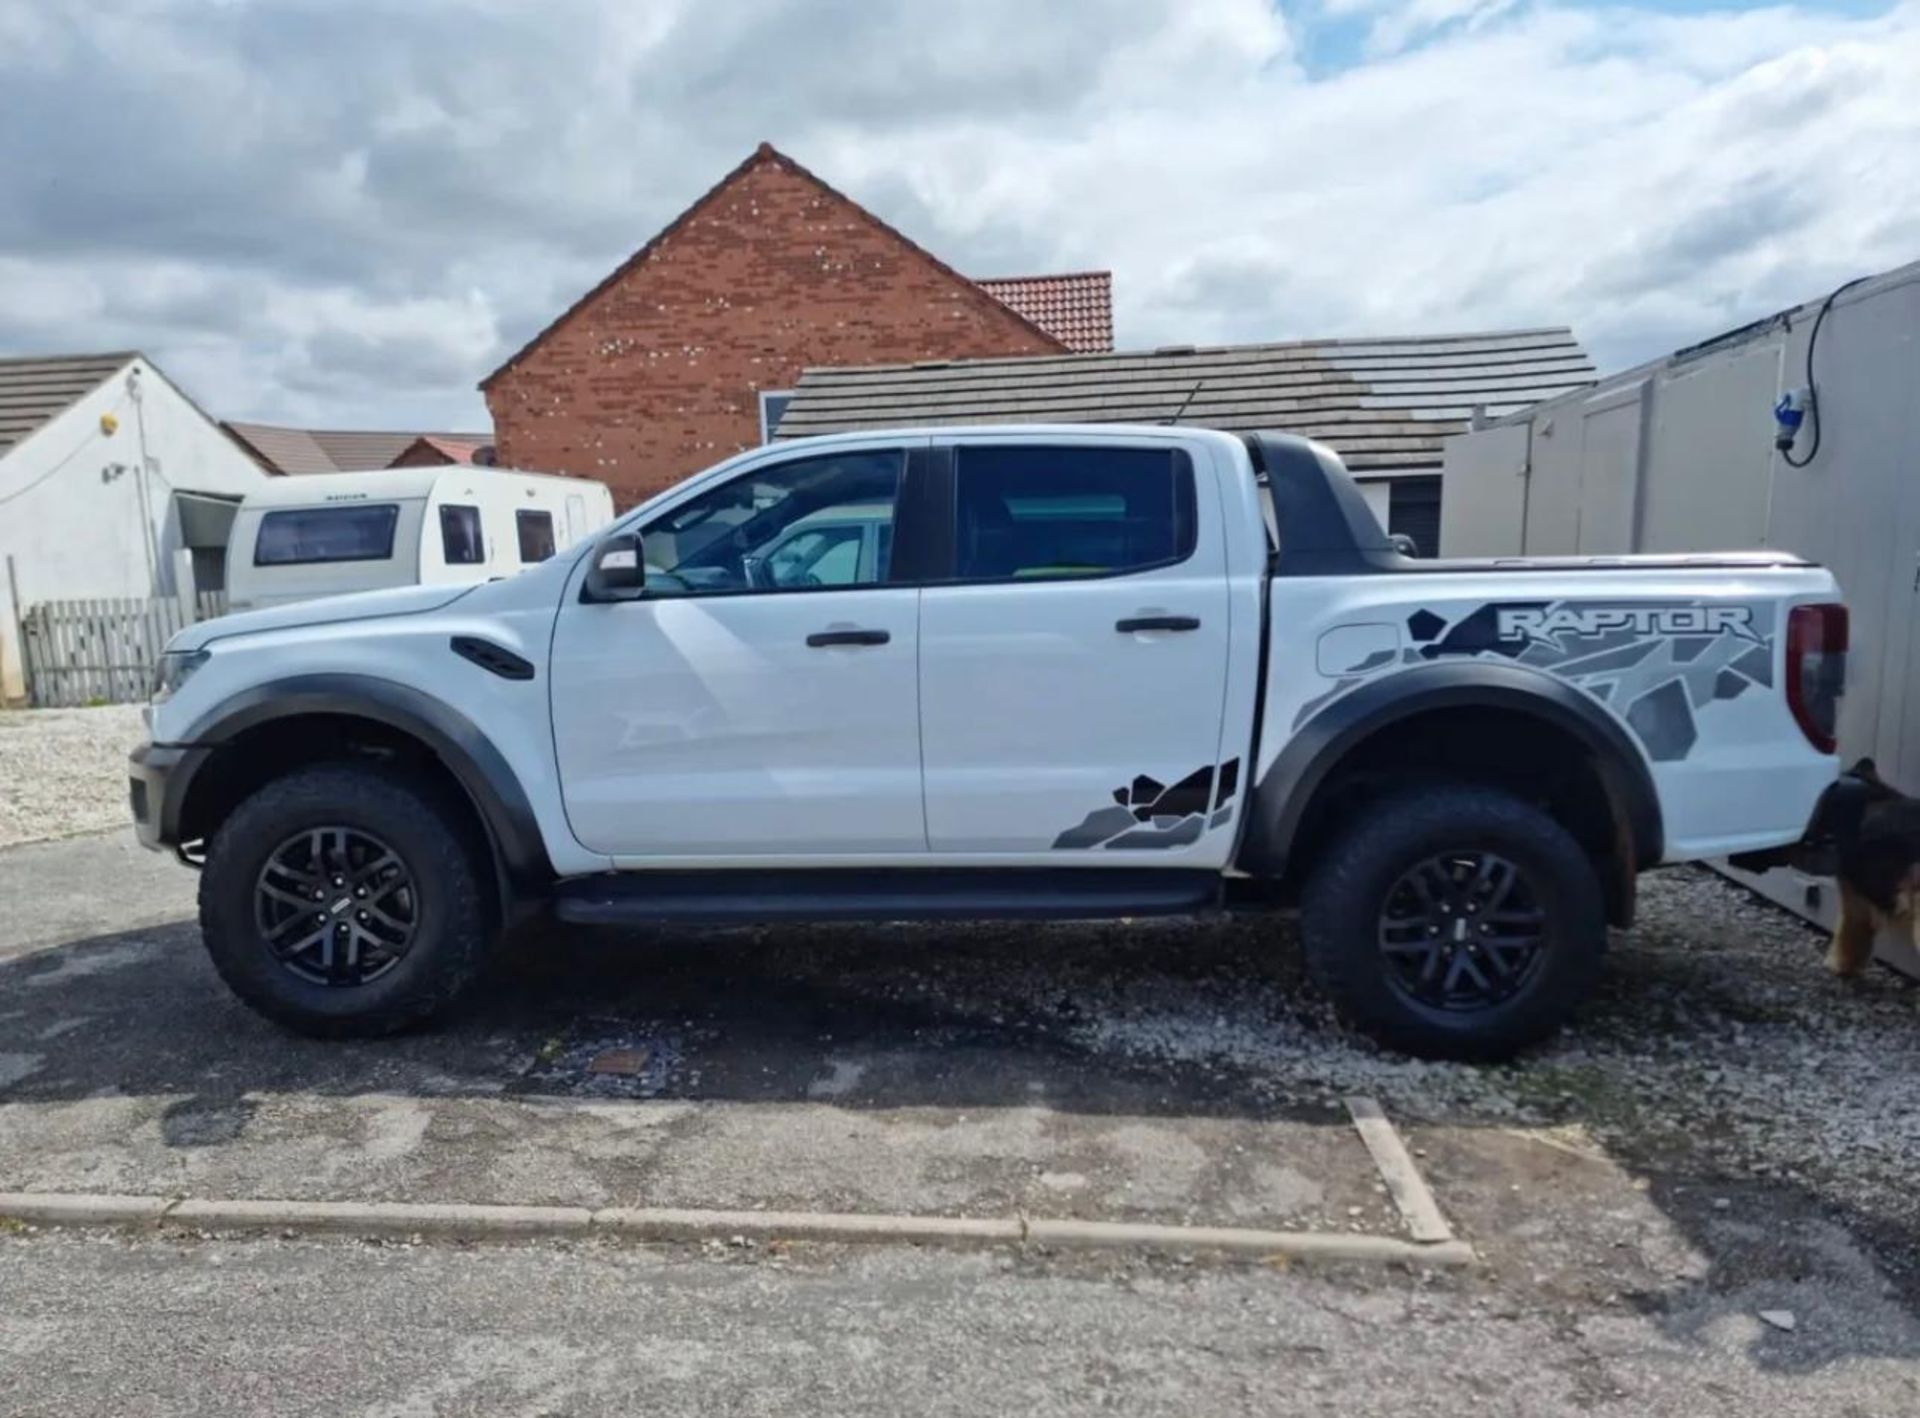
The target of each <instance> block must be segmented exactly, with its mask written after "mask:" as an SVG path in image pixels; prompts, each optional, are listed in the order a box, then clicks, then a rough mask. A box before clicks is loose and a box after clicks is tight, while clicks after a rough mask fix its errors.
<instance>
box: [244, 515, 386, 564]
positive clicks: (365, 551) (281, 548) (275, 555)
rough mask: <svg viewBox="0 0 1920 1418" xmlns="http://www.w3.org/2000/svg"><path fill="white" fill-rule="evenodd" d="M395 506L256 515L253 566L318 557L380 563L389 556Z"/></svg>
mask: <svg viewBox="0 0 1920 1418" xmlns="http://www.w3.org/2000/svg"><path fill="white" fill-rule="evenodd" d="M399 519H400V509H399V507H398V506H397V505H395V504H394V503H391V502H374V503H361V504H358V505H357V506H353V507H293V508H288V509H287V510H286V511H284V512H269V513H267V514H266V515H265V516H264V517H262V518H261V519H260V532H259V535H258V536H256V537H255V538H254V543H253V564H254V565H255V566H308V565H312V564H314V563H317V562H323V561H385V560H386V559H387V558H388V557H390V556H392V555H393V527H394V523H395V522H397V521H398V520H399Z"/></svg>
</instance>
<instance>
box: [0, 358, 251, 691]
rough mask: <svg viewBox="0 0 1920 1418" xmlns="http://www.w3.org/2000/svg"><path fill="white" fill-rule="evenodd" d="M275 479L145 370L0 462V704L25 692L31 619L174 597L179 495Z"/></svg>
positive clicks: (129, 371) (126, 375)
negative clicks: (21, 627)
mask: <svg viewBox="0 0 1920 1418" xmlns="http://www.w3.org/2000/svg"><path fill="white" fill-rule="evenodd" d="M109 413H110V414H112V415H113V416H114V417H115V418H116V419H117V420H118V421H119V427H118V429H117V430H116V431H115V432H113V433H111V434H108V433H106V432H104V431H103V430H102V428H101V426H100V419H101V416H102V415H103V414H109ZM266 476H267V475H266V473H265V472H263V471H262V470H261V468H260V467H259V465H258V464H256V463H255V462H254V461H253V460H252V459H251V458H249V457H248V456H247V455H246V454H245V453H243V452H241V451H240V449H239V448H238V447H237V446H236V445H235V444H234V443H233V441H232V440H231V439H229V438H228V437H227V436H226V435H225V434H224V433H222V432H221V431H220V429H219V427H218V425H216V424H215V423H214V422H213V421H212V420H211V419H209V418H207V417H206V415H204V414H202V413H201V412H200V411H199V410H198V409H197V408H195V407H194V406H193V404H192V402H191V401H189V400H188V399H187V397H186V396H185V395H183V394H182V393H181V392H180V391H179V390H178V389H176V388H174V387H173V385H171V384H169V383H168V382H167V380H166V378H165V377H164V376H163V375H161V374H160V373H159V372H158V371H157V370H155V369H154V368H153V367H152V366H151V365H150V364H148V363H147V362H146V361H145V360H143V359H134V360H130V361H129V362H128V364H127V366H126V368H124V369H122V370H121V371H120V372H119V373H117V374H115V375H113V376H112V377H111V378H110V379H108V380H106V381H105V382H104V383H102V384H101V385H100V387H99V388H97V389H95V390H94V391H93V392H92V393H90V394H88V395H86V396H85V397H84V398H82V399H80V400H79V401H77V402H76V403H74V404H73V405H72V406H71V407H69V408H68V409H67V410H66V411H65V412H63V413H61V414H59V415H57V416H56V417H55V418H53V419H52V420H51V421H50V422H48V423H47V424H45V425H43V426H42V427H40V428H38V429H36V430H35V431H34V432H33V433H31V434H29V435H28V436H27V438H25V439H24V440H23V441H21V442H20V443H18V444H16V445H15V446H14V447H13V448H12V449H11V450H9V451H8V453H7V454H6V456H5V457H4V458H0V701H11V700H16V699H18V698H20V697H21V696H22V695H23V694H24V692H25V686H24V682H23V680H22V677H21V669H20V644H19V631H18V624H19V619H18V618H19V613H20V611H21V610H22V609H24V608H25V607H28V606H32V605H34V604H36V603H37V602H40V601H45V600H66V599H75V598H90V597H98V596H154V595H171V594H172V593H173V592H174V590H175V584H174V560H175V558H174V555H173V553H174V551H175V549H177V548H178V547H179V546H180V526H179V518H178V516H177V514H176V512H175V510H174V506H173V496H172V494H173V492H174V491H176V490H178V491H181V492H210V493H224V494H229V495H234V496H238V495H241V494H244V493H245V492H246V491H248V490H249V489H250V488H253V487H255V486H257V485H258V484H259V483H260V482H261V480H262V479H264V478H265V477H266ZM8 558H11V559H12V565H13V580H14V587H15V588H17V590H18V593H19V598H20V601H21V602H22V605H21V606H19V607H16V606H15V605H14V604H13V603H12V589H13V588H10V587H9V585H8V583H7V576H6V566H7V559H8Z"/></svg>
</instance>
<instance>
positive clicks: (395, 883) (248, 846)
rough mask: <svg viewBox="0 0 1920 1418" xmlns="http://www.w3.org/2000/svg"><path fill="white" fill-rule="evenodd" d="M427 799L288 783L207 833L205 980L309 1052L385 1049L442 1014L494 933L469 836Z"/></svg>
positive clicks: (307, 776) (351, 771)
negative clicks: (305, 1037) (353, 1043)
mask: <svg viewBox="0 0 1920 1418" xmlns="http://www.w3.org/2000/svg"><path fill="white" fill-rule="evenodd" d="M462 825H463V824H462V823H461V821H460V819H459V817H458V816H457V814H456V813H455V812H454V811H453V810H452V808H451V807H450V806H449V805H448V804H446V803H444V802H443V801H442V800H441V798H440V796H439V795H438V794H436V793H434V792H433V791H431V789H430V788H429V787H428V786H427V785H424V784H420V783H416V782H414V781H413V780H411V779H409V778H408V777H406V776H404V775H396V774H394V773H393V772H391V771H390V770H389V771H385V772H382V771H380V770H379V769H377V768H375V767H374V766H373V765H371V764H365V765H363V764H358V763H335V764H323V765H319V766H316V767H311V768H305V769H300V770H298V771H296V772H293V773H290V774H289V775H287V776H286V777H284V778H279V779H276V780H275V781H273V782H270V783H268V784H267V785H266V786H265V787H262V788H261V789H259V790H258V791H257V792H255V793H254V794H253V795H252V796H251V797H249V798H247V799H246V800H245V801H244V802H242V803H241V804H240V805H239V806H238V807H237V808H235V809H234V810H233V812H232V814H231V815H229V816H228V818H227V819H226V821H225V822H223V823H222V824H221V825H220V828H219V830H218V831H217V832H216V833H215V834H214V836H213V839H212V841H211V842H210V843H209V844H208V850H207V862H206V870H205V871H204V873H203V874H202V876H201V879H200V927H201V933H202V935H203V936H204V937H205V939H206V945H207V951H208V953H209V954H210V955H211V956H212V957H213V964H214V967H215V968H216V969H217V970H218V971H219V972H220V976H221V978H222V979H224V980H225V981H226V982H227V984H228V986H229V987H230V988H232V990H233V992H234V993H235V994H237V995H239V996H240V998H241V999H242V1000H244V1001H245V1002H246V1003H247V1004H249V1005H251V1006H252V1007H253V1008H254V1009H255V1010H256V1011H258V1012H259V1013H261V1014H263V1015H265V1016H266V1017H267V1018H269V1019H271V1020H273V1021H275V1022H276V1023H278V1024H281V1025H283V1026H285V1027H286V1028H288V1029H291V1030H293V1031H295V1032H296V1033H301V1034H309V1035H314V1036H316V1037H322V1038H350V1037H368V1036H374V1035H381V1034H391V1033H393V1032H395V1031H397V1030H400V1029H404V1028H406V1027H407V1026H408V1025H411V1024H416V1023H418V1022H420V1021H422V1020H425V1019H426V1018H428V1017H429V1016H430V1015H432V1014H435V1013H437V1012H438V1011H439V1010H441V1009H442V1008H444V1007H445V1006H446V1005H447V1004H448V1003H450V1002H451V1001H452V1000H453V998H454V997H455V996H456V995H457V994H459V992H460V991H461V990H462V989H463V988H464V987H465V986H466V984H467V983H468V982H469V981H470V980H471V979H472V978H473V975H474V973H475V972H476V970H477V969H478V968H479V965H480V962H481V960H482V958H483V956H484V954H485V951H486V946H487V942H488V938H489V936H490V934H491V929H492V919H491V912H490V910H489V906H488V902H489V897H488V894H487V892H486V889H485V881H486V877H485V874H484V871H485V869H484V866H483V864H482V859H481V857H480V854H479V853H478V852H477V851H476V844H475V843H474V842H472V841H471V834H469V833H465V832H463V831H462V830H461V827H462Z"/></svg>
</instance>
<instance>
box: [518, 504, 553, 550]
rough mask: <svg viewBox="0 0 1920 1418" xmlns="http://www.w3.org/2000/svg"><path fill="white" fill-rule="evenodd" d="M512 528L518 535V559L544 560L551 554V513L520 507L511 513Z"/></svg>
mask: <svg viewBox="0 0 1920 1418" xmlns="http://www.w3.org/2000/svg"><path fill="white" fill-rule="evenodd" d="M513 526H514V530H515V531H516V532H517V533H519V536H520V560H521V561H523V562H535V561H545V560H546V559H547V558H548V557H550V556H552V555H553V514H552V513H551V512H539V511H535V510H534V509H533V508H531V507H522V508H519V509H518V510H516V511H515V512H514V514H513Z"/></svg>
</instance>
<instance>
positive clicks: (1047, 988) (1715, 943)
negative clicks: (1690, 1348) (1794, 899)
mask: <svg viewBox="0 0 1920 1418" xmlns="http://www.w3.org/2000/svg"><path fill="white" fill-rule="evenodd" d="M930 929H931V928H930ZM1022 929H1023V930H1025V931H1028V932H1029V935H1030V938H1032V937H1031V928H1022ZM1055 930H1056V931H1057V933H1058V937H1059V938H1058V940H1057V945H1058V949H1052V948H1049V947H1048V943H1047V942H1046V940H1045V938H1044V933H1042V934H1041V936H1040V938H1038V939H1036V940H1035V941H1034V945H1035V946H1037V947H1038V948H1033V947H1031V946H1030V947H1029V948H1027V949H1023V950H1020V951H1017V952H1016V951H1013V950H998V951H995V952H994V957H995V960H994V963H995V966H996V967H997V968H995V969H993V970H985V969H982V962H981V960H980V959H979V958H978V956H977V955H976V954H975V950H974V949H973V948H970V947H969V946H968V945H965V944H962V943H961V942H962V940H963V939H964V937H962V935H961V933H960V932H956V931H954V930H953V929H952V928H939V931H940V934H942V935H943V936H944V937H945V939H942V940H941V941H940V942H939V944H940V945H941V946H942V947H946V948H943V949H938V950H928V951H924V952H916V953H914V954H913V955H912V956H910V957H908V958H909V959H910V960H911V961H912V963H911V964H910V965H901V966H899V967H898V973H897V974H896V975H895V976H894V979H893V980H892V981H890V982H889V984H888V987H887V988H888V992H889V993H891V994H893V995H895V997H896V998H898V999H900V1000H901V1001H902V1002H903V1003H923V1004H937V1005H938V1006H939V1007H940V1008H942V1009H944V1010H948V1011H958V1012H960V1013H963V1014H977V1015H984V1016H986V1017H989V1018H993V1019H995V1020H996V1021H999V1020H1002V1019H1004V1020H1006V1022H1007V1023H1009V1024H1019V1023H1023V1022H1024V1023H1025V1024H1026V1025H1027V1026H1028V1027H1031V1028H1036V1029H1039V1030H1041V1031H1043V1032H1045V1033H1046V1034H1048V1035H1052V1036H1055V1037H1061V1036H1064V1037H1065V1038H1066V1039H1069V1040H1071V1041H1073V1042H1074V1043H1075V1044H1077V1045H1078V1046H1079V1047H1081V1048H1084V1049H1085V1050H1086V1051H1088V1052H1089V1053H1090V1054H1093V1055H1095V1056H1104V1057H1107V1058H1111V1059H1113V1060H1114V1061H1115V1062H1116V1063H1119V1062H1122V1061H1124V1062H1128V1063H1135V1064H1145V1065H1149V1066H1160V1067H1166V1066H1180V1065H1185V1066H1198V1067H1200V1068H1204V1069H1206V1070H1208V1071H1210V1072H1212V1073H1214V1074H1215V1075H1216V1076H1217V1077H1218V1078H1219V1079H1220V1081H1221V1084H1222V1086H1223V1087H1227V1088H1231V1089H1236V1090H1237V1089H1248V1090H1251V1091H1252V1092H1253V1093H1254V1094H1255V1095H1256V1096H1258V1097H1260V1098H1261V1099H1263V1100H1265V1101H1268V1102H1271V1103H1273V1104H1277V1105H1282V1106H1286V1105H1299V1106H1305V1107H1314V1106H1326V1105H1329V1104H1333V1103H1336V1102H1337V1100H1338V1098H1339V1097H1340V1096H1341V1095H1343V1094H1346V1093H1356V1092H1357V1093H1370V1094H1374V1095H1376V1096H1378V1097H1379V1098H1381V1099H1382V1100H1383V1101H1384V1102H1385V1104H1386V1106H1387V1108H1388V1110H1389V1111H1390V1112H1391V1113H1392V1114H1393V1115H1394V1116H1395V1117H1396V1118H1398V1119H1401V1120H1402V1121H1405V1122H1409V1123H1413V1124H1416V1125H1417V1124H1419V1123H1423V1122H1424V1123H1430V1124H1436V1125H1453V1124H1462V1125H1467V1126H1477V1127H1484V1126H1486V1125H1488V1124H1489V1123H1495V1124H1510V1125H1511V1126H1514V1127H1525V1128H1529V1129H1543V1130H1548V1131H1550V1132H1551V1130H1554V1129H1559V1130H1561V1135H1562V1136H1563V1137H1564V1140H1565V1141H1566V1143H1567V1144H1568V1145H1569V1146H1570V1147H1574V1148H1580V1149H1586V1148H1598V1149H1601V1150H1604V1151H1605V1152H1606V1153H1608V1154H1610V1155H1612V1156H1613V1157H1615V1158H1617V1159H1619V1160H1620V1161H1622V1162H1623V1163H1625V1164H1627V1165H1629V1166H1630V1167H1635V1168H1637V1169H1639V1170H1641V1171H1642V1172H1643V1174H1649V1175H1655V1176H1659V1177H1662V1178H1666V1179H1668V1180H1672V1179H1675V1178H1680V1179H1683V1180H1684V1181H1685V1182H1686V1183H1689V1184H1690V1183H1691V1182H1693V1181H1696V1180H1697V1181H1698V1182H1699V1183H1701V1184H1702V1185H1703V1186H1706V1187H1708V1188H1711V1187H1712V1186H1714V1185H1718V1184H1725V1185H1729V1186H1731V1185H1744V1186H1751V1185H1753V1184H1755V1183H1759V1184H1763V1185H1768V1186H1772V1187H1776V1188H1784V1189H1786V1190H1789V1191H1792V1192H1795V1193H1798V1194H1800V1195H1802V1196H1804V1197H1806V1198H1807V1199H1808V1200H1809V1201H1812V1202H1816V1203H1817V1204H1818V1205H1819V1206H1820V1208H1821V1209H1822V1210H1824V1211H1826V1212H1827V1213H1829V1214H1832V1215H1834V1216H1835V1217H1836V1219H1839V1220H1841V1221H1843V1222H1844V1223H1845V1224H1846V1225H1847V1226H1848V1227H1849V1229H1851V1230H1853V1231H1855V1232H1856V1233H1858V1234H1861V1235H1862V1236H1863V1238H1864V1239H1867V1240H1868V1241H1869V1242H1870V1243H1871V1244H1872V1245H1873V1247H1874V1249H1875V1250H1876V1251H1877V1252H1879V1254H1880V1255H1881V1257H1882V1259H1883V1261H1885V1262H1886V1263H1888V1264H1889V1265H1890V1266H1892V1267H1893V1268H1894V1269H1895V1270H1897V1271H1898V1272H1899V1273H1900V1274H1901V1276H1902V1279H1903V1284H1904V1287H1905V1288H1906V1289H1907V1290H1908V1293H1909V1294H1910V1295H1911V1296H1913V1297H1914V1298H1916V1299H1920V1185H1917V1184H1916V1183H1920V1108H1916V1107H1914V1106H1913V1101H1912V1096H1913V1095H1912V1090H1913V1088H1914V1086H1915V1084H1914V1080H1916V1079H1920V988H1916V987H1915V986H1914V985H1913V984H1911V983H1910V982H1908V981H1906V980H1904V979H1902V978H1901V977H1900V976H1898V975H1895V974H1894V973H1892V972H1891V971H1888V970H1885V969H1875V970H1873V971H1870V972H1869V974H1868V976H1867V977H1866V978H1865V979H1863V980H1860V981H1855V982H1850V983H1847V982H1841V981H1837V980H1834V979H1833V978H1831V977H1830V976H1829V975H1827V974H1826V972H1825V970H1824V969H1823V967H1822V965H1821V955H1822V952H1823V950H1824V947H1825V940H1824V938H1823V937H1822V936H1820V935H1818V934H1816V933H1815V932H1813V931H1812V930H1810V929H1809V928H1808V927H1806V926H1805V925H1804V924H1802V923H1801V922H1800V921H1799V920H1798V919H1796V918H1795V917H1793V916H1791V915H1789V914H1787V913H1786V912H1784V911H1782V910H1779V909H1778V908H1776V907H1773V906H1771V905H1768V904H1766V903H1763V902H1761V901H1759V900H1757V899H1756V898H1755V897H1753V896H1752V895H1751V894H1749V893H1748V892H1746V891H1745V890H1744V889H1742V888H1740V887H1737V886H1734V885H1732V884H1731V883H1729V882H1727V881H1725V880H1723V879H1722V878H1720V877H1718V876H1716V875H1715V874H1713V873H1711V872H1709V871H1707V870H1705V869H1704V868H1677V869H1670V870H1666V871H1661V872H1656V873H1653V874H1650V875H1648V876H1646V877H1644V878H1642V881H1641V898H1640V920H1639V923H1638V925H1637V926H1636V927H1635V929H1634V930H1633V931H1632V932H1630V933H1628V934H1625V935H1621V936H1617V937H1616V938H1615V940H1614V943H1613V948H1612V951H1611V954H1610V961H1609V968H1608V970H1607V972H1606V975H1605V978H1604V980H1603V982H1602V985H1601V988H1600V991H1599V994H1598V996H1597V997H1596V998H1595V999H1594V1000H1593V1001H1591V1002H1590V1003H1589V1005H1588V1006H1587V1007H1586V1008H1585V1009H1584V1010H1583V1011H1582V1012H1581V1014H1580V1016H1579V1017H1578V1019H1577V1020H1576V1022H1575V1023H1574V1025H1573V1026H1572V1027H1570V1028H1569V1029H1567V1030H1565V1031H1563V1032H1562V1034H1561V1035H1560V1036H1559V1037H1558V1038H1557V1039H1556V1040H1555V1041H1553V1042H1552V1043H1551V1044H1549V1045H1547V1046H1546V1047H1544V1048H1541V1049H1538V1050H1535V1051H1533V1052H1532V1053H1529V1054H1527V1055H1526V1056H1524V1057H1523V1058H1521V1059H1520V1060H1518V1061H1516V1062H1515V1063H1512V1064H1508V1065H1503V1066H1497V1067H1488V1066H1474V1065H1465V1064H1445V1063H1424V1062H1420V1061H1417V1060H1412V1059H1406V1058H1402V1057H1399V1056H1397V1055H1392V1054H1386V1053H1382V1052H1380V1051H1378V1050H1375V1049H1373V1048H1371V1047H1370V1046H1369V1045H1367V1044H1366V1043H1365V1042H1364V1041H1360V1040H1356V1039H1355V1038H1354V1037H1353V1036H1352V1035H1349V1034H1346V1033H1344V1032H1343V1031H1341V1030H1339V1029H1338V1028H1337V1027H1335V1026H1334V1024H1333V1022H1332V1020H1331V1017H1330V1011H1329V1010H1328V1009H1327V1007H1326V1005H1325V1004H1324V1002H1323V1001H1322V1000H1321V999H1320V998H1319V996H1318V995H1317V994H1316V993H1315V992H1314V991H1313V990H1312V989H1311V987H1310V986H1309V985H1308V984H1307V982H1306V980H1305V978H1304V972H1303V970H1302V968H1301V965H1300V963H1299V956H1298V952H1297V951H1296V950H1294V949H1292V948H1291V943H1290V942H1289V943H1288V946H1287V947H1286V948H1282V949H1279V950H1276V949H1275V945H1274V941H1273V939H1272V927H1271V926H1270V925H1269V924H1268V923H1266V922H1263V921H1260V920H1257V919H1255V920H1248V921H1244V922H1239V923H1235V924H1230V925H1226V926H1221V927H1213V928H1206V927H1200V928H1196V927H1194V926H1192V925H1187V926H1184V927H1176V926H1172V925H1170V924H1169V925H1154V926H1145V925H1136V926H1133V927H1131V928H1121V927H1084V926H1081V927H1059V928H1055ZM990 933H997V934H1004V932H1003V931H999V930H997V928H990V927H974V928H969V932H968V935H970V936H971V938H972V940H974V941H980V942H982V944H984V941H985V938H986V937H987V936H988V935H989V934H990ZM1089 937H1097V940H1098V944H1097V946H1094V945H1093V942H1092V941H1090V940H1089ZM955 945H959V946H960V948H959V949H954V948H952V947H953V946H955ZM1090 947H1091V948H1090Z"/></svg>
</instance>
